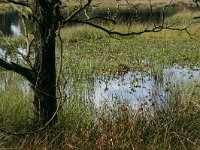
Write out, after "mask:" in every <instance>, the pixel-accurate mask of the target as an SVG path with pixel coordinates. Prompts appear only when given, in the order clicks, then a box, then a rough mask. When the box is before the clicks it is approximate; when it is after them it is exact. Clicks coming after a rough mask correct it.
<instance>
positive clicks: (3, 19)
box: [0, 12, 21, 36]
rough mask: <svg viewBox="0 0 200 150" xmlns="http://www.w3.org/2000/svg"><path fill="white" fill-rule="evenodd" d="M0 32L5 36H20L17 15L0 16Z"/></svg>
mask: <svg viewBox="0 0 200 150" xmlns="http://www.w3.org/2000/svg"><path fill="white" fill-rule="evenodd" d="M0 31H1V32H2V33H3V34H4V35H6V36H12V35H20V34H21V22H20V17H19V15H18V14H17V13H14V12H13V13H5V14H0Z"/></svg>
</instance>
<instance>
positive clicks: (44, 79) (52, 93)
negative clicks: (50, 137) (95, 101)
mask: <svg viewBox="0 0 200 150" xmlns="http://www.w3.org/2000/svg"><path fill="white" fill-rule="evenodd" d="M44 3H46V4H47V1H45V0H38V1H37V0H36V6H35V7H36V9H35V14H36V15H35V16H36V17H37V21H36V22H35V23H36V30H35V33H34V36H35V42H36V43H35V44H36V47H35V50H36V56H35V66H34V70H35V71H36V77H35V82H34V94H35V96H34V108H35V121H37V124H36V125H37V126H38V127H42V126H45V125H47V123H48V126H49V127H52V126H53V125H54V124H55V123H56V122H57V114H56V110H57V99H56V64H55V58H56V56H55V38H56V31H57V29H58V21H59V20H58V17H57V15H55V14H54V9H55V4H52V5H51V6H50V5H44ZM44 7H45V8H44Z"/></svg>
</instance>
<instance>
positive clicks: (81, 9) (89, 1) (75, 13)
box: [64, 0, 92, 22]
mask: <svg viewBox="0 0 200 150" xmlns="http://www.w3.org/2000/svg"><path fill="white" fill-rule="evenodd" d="M91 2H92V0H88V1H87V3H86V4H85V5H83V6H82V7H80V8H79V9H77V10H76V11H75V12H74V13H72V14H71V15H70V16H69V17H68V18H67V19H66V20H65V21H64V22H69V21H71V20H72V19H74V18H75V17H76V16H77V15H78V14H79V13H81V12H82V11H83V10H85V9H86V8H87V7H89V6H90V4H91Z"/></svg>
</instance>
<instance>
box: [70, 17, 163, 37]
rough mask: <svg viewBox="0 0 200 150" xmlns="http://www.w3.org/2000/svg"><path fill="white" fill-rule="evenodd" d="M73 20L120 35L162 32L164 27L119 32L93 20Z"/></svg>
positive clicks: (110, 33)
mask: <svg viewBox="0 0 200 150" xmlns="http://www.w3.org/2000/svg"><path fill="white" fill-rule="evenodd" d="M73 21H74V22H75V23H77V24H87V25H90V26H92V27H95V28H97V29H100V30H102V31H104V32H106V33H108V34H109V35H119V36H130V35H140V34H142V33H147V32H160V31H161V30H162V29H163V27H162V26H155V27H154V28H152V29H148V28H145V29H144V30H142V31H138V32H128V33H121V32H117V31H113V30H108V29H106V28H105V27H102V26H100V25H97V24H94V23H91V22H88V21H84V20H78V19H76V20H73Z"/></svg>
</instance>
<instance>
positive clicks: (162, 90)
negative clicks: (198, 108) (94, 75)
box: [94, 66, 200, 106]
mask: <svg viewBox="0 0 200 150" xmlns="http://www.w3.org/2000/svg"><path fill="white" fill-rule="evenodd" d="M160 78H161V80H159V81H158V80H157V79H156V78H155V77H154V76H153V75H151V74H144V73H141V72H128V73H127V74H126V75H125V76H122V77H119V78H112V79H109V80H107V79H103V80H102V79H101V80H98V79H97V80H96V81H95V84H94V85H95V88H94V92H95V93H94V94H95V103H96V105H97V106H99V105H100V104H101V103H102V102H103V101H107V102H108V103H112V102H113V101H115V100H116V99H119V100H121V101H129V102H130V103H131V105H132V106H137V105H138V104H142V103H146V104H152V100H158V101H160V102H163V101H165V100H166V99H168V96H169V92H168V90H169V87H170V85H172V84H176V86H187V84H188V83H191V82H194V81H197V80H198V81H200V69H198V68H196V69H193V70H192V69H189V68H181V67H179V66H174V67H165V68H164V69H163V71H162V75H161V76H160Z"/></svg>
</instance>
